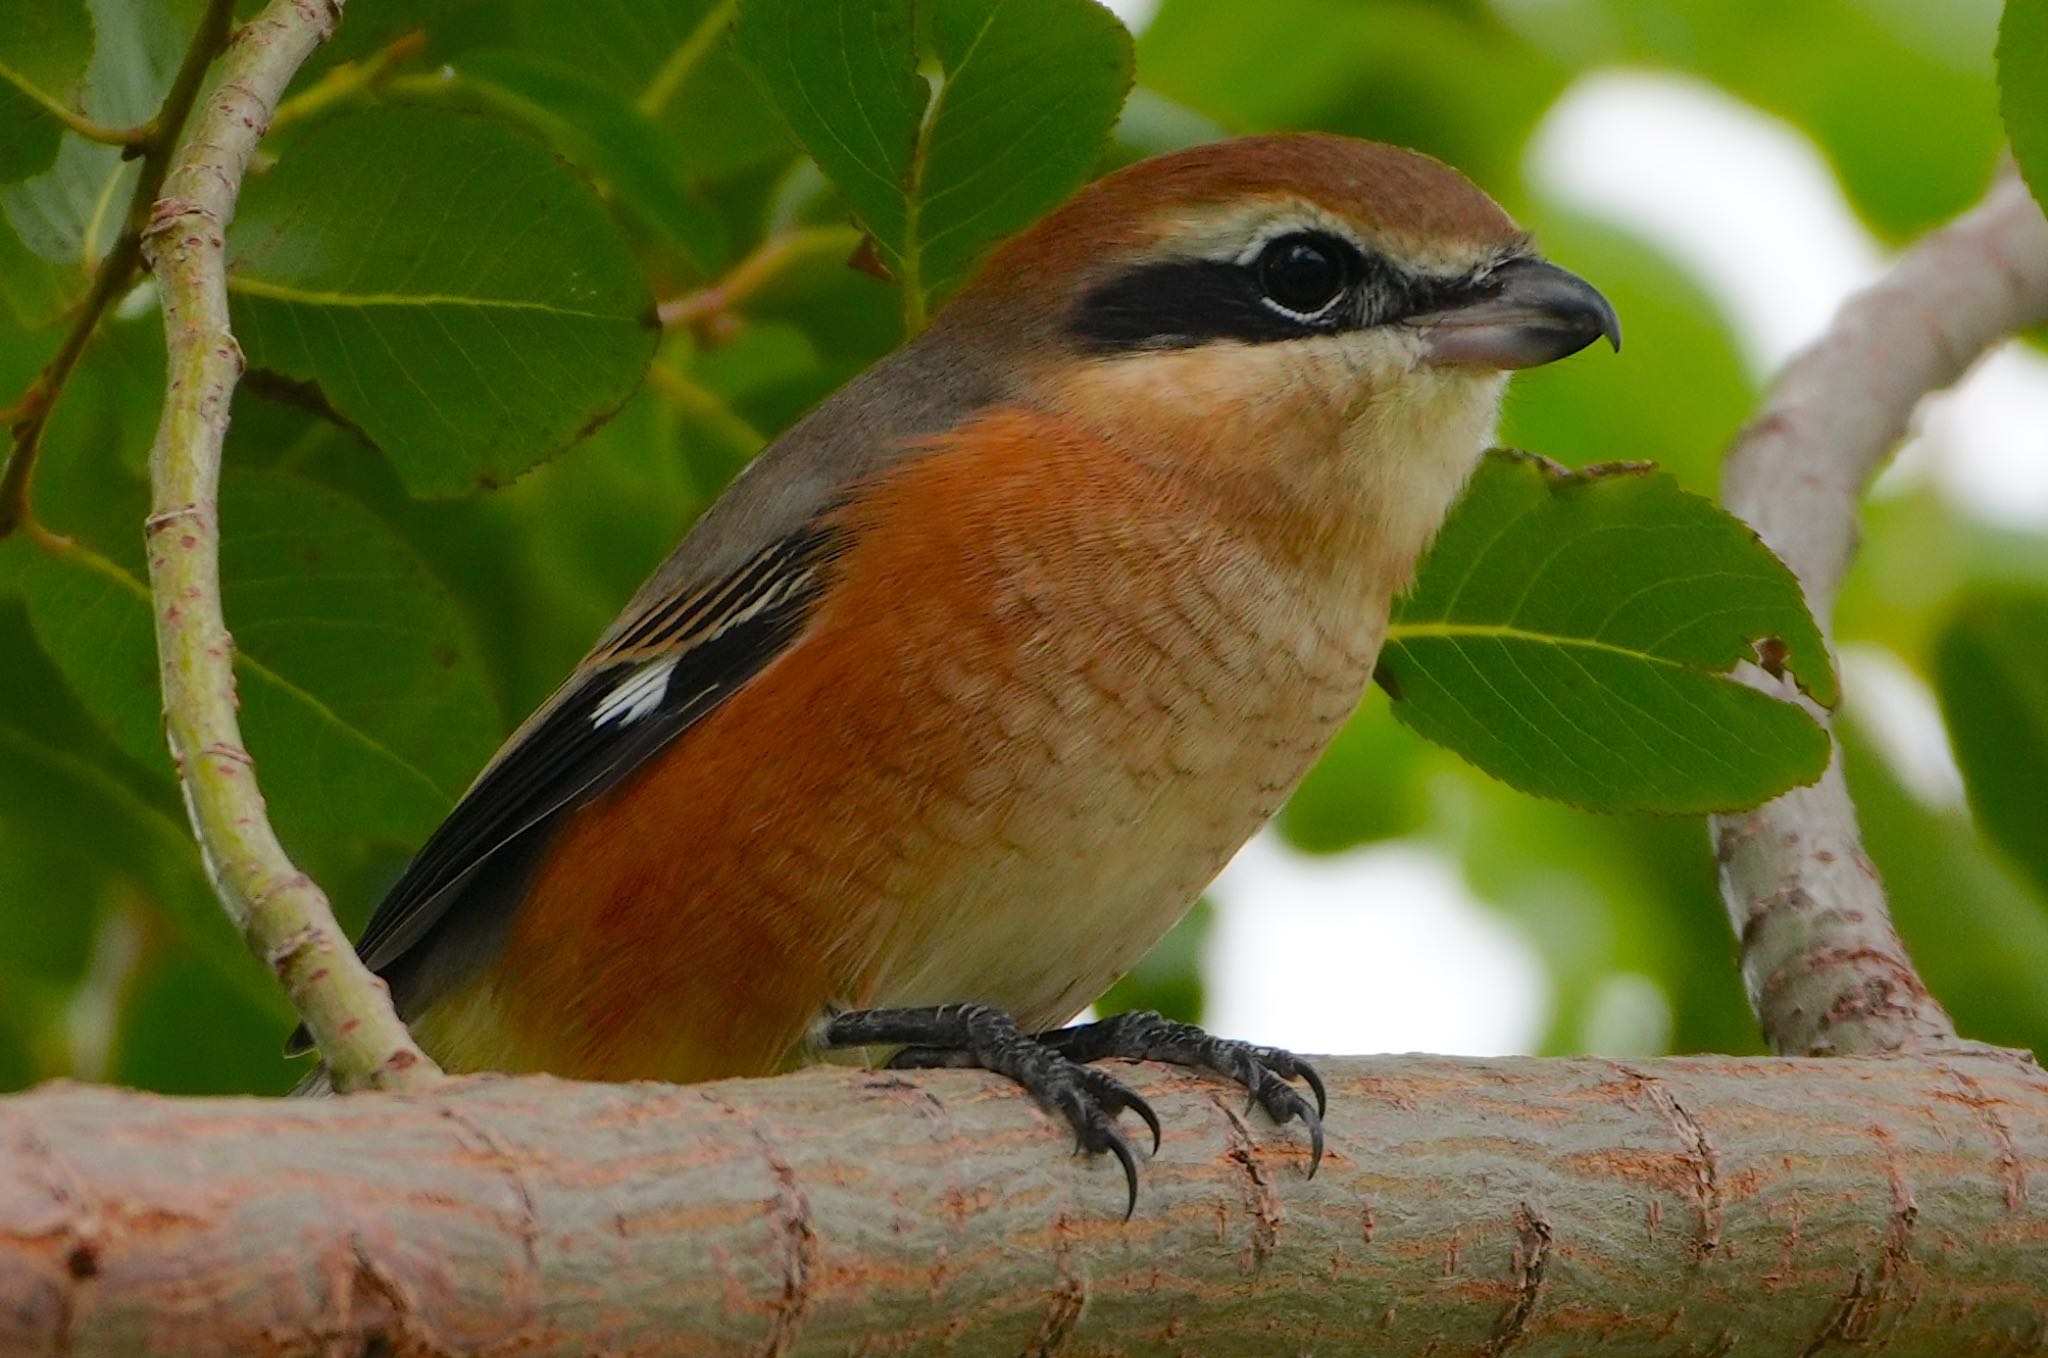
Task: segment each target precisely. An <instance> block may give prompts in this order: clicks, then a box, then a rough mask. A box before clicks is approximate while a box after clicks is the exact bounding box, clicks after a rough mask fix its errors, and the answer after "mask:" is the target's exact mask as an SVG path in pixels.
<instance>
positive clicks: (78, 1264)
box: [0, 1055, 2048, 1358]
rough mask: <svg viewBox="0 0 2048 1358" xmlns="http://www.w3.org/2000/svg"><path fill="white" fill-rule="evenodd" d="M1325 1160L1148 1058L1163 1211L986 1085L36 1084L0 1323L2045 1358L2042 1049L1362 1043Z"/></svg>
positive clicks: (711, 1344)
mask: <svg viewBox="0 0 2048 1358" xmlns="http://www.w3.org/2000/svg"><path fill="white" fill-rule="evenodd" d="M1324 1070H1325V1071H1326V1072H1327V1073H1328V1074H1329V1075H1330V1077H1331V1091H1332V1103H1331V1109H1330V1125H1329V1126H1330V1149H1329V1155H1328V1158H1327V1159H1326V1160H1325V1161H1324V1164H1323V1168H1322V1171H1321V1173H1320V1174H1319V1175H1318V1176H1317V1177H1316V1178H1315V1179H1314V1180H1313V1181H1311V1180H1308V1179H1306V1178H1304V1177H1303V1171H1304V1169H1305V1166H1306V1163H1307V1153H1306V1148H1305V1146H1304V1144H1303V1140H1302V1137H1301V1135H1300V1131H1299V1128H1289V1129H1276V1128H1274V1127H1272V1126H1271V1125H1270V1124H1267V1123H1266V1122H1265V1121H1264V1119H1263V1118H1262V1117H1260V1116H1259V1115H1256V1114H1253V1115H1249V1116H1248V1115H1245V1114H1243V1113H1242V1112H1241V1111H1240V1109H1241V1100H1240V1098H1239V1097H1238V1096H1237V1095H1236V1094H1235V1093H1234V1092H1232V1091H1229V1090H1226V1089H1223V1088H1220V1087H1218V1086H1216V1085H1214V1084H1212V1083H1210V1082H1208V1081H1205V1080H1201V1079H1197V1078H1194V1077H1191V1076H1188V1075H1185V1074H1182V1073H1174V1072H1166V1071H1163V1070H1159V1069H1157V1068H1150V1067H1147V1068H1142V1069H1140V1070H1138V1071H1137V1074H1136V1079H1137V1081H1138V1083H1139V1085H1140V1087H1141V1088H1142V1089H1143V1090H1144V1091H1145V1093H1146V1094H1147V1095H1148V1097H1150V1098H1152V1099H1153V1100H1154V1102H1155V1104H1156V1106H1157V1108H1158V1110H1159V1114H1160V1116H1161V1118H1162V1119H1163V1121H1164V1122H1165V1126H1166V1142H1165V1146H1164V1149H1163V1150H1162V1152H1161V1154H1160V1156H1159V1158H1158V1159H1157V1160H1155V1161H1153V1162H1151V1163H1150V1164H1149V1165H1147V1166H1146V1169H1145V1180H1144V1188H1143V1193H1142V1196H1141V1197H1140V1199H1139V1203H1138V1209H1137V1215H1136V1216H1135V1217H1134V1218H1133V1219H1132V1220H1131V1221H1130V1222H1128V1223H1125V1222H1123V1221H1122V1220H1120V1219H1119V1217H1120V1213H1121V1210H1122V1206H1123V1188H1122V1183H1121V1177H1120V1175H1119V1173H1118V1171H1117V1169H1116V1167H1115V1165H1114V1164H1113V1163H1112V1162H1109V1161H1107V1160H1106V1159H1102V1158H1097V1159H1093V1160H1080V1159H1076V1158H1075V1157H1074V1156H1072V1155H1070V1154H1068V1142H1067V1140H1066V1138H1065V1136H1064V1134H1063V1133H1062V1132H1060V1131H1059V1130H1057V1129H1055V1128H1054V1127H1053V1126H1052V1125H1051V1124H1050V1123H1049V1122H1048V1121H1047V1119H1045V1118H1044V1117H1043V1116H1041V1115H1039V1114H1037V1113H1036V1112H1035V1111H1034V1110H1033V1109H1032V1108H1031V1106H1030V1104H1029V1103H1028V1102H1027V1101H1026V1100H1024V1099H1023V1098H1022V1097H1021V1096H1020V1095H1018V1094H1017V1093H1015V1092H1014V1091H1013V1090H1011V1089H1009V1088H1008V1087H1006V1086H1005V1085H1004V1084H1003V1083H1002V1082H1000V1081H997V1080H994V1079H991V1078H989V1077H986V1076H983V1075H980V1074H978V1073H973V1072H955V1071H948V1072H929V1073H923V1072H921V1073H919V1074H918V1076H917V1078H916V1079H915V1081H914V1082H913V1081H912V1080H909V1079H906V1078H902V1077H899V1076H896V1075H893V1074H889V1073H881V1072H876V1073H870V1072H861V1071H847V1070H815V1071H810V1072H806V1073H803V1074H799V1075H794V1076H789V1077H785V1078H782V1079H777V1080H765V1081H732V1082H726V1083H721V1084H712V1085H699V1086H694V1087H686V1088H685V1087H672V1086H660V1085H620V1086H606V1085H578V1084H569V1083H564V1082H560V1081H554V1080H549V1079H545V1078H526V1079H518V1080H489V1081H474V1080H466V1081H459V1082H450V1083H447V1084H444V1085H442V1086H440V1087H439V1088H438V1089H437V1090H436V1091H435V1092H434V1093H432V1094H427V1095H388V1094H362V1095H356V1096H352V1097H349V1098H345V1099H332V1100H296V1101H288V1102H276V1101H258V1100H247V1099H210V1100H182V1101H181V1100H165V1099H160V1098H151V1097H147V1096H143V1095H137V1094H132V1093H123V1092H119V1091H114V1090H108V1089H96V1088H86V1087H63V1086H58V1087H52V1088H48V1089H44V1090H41V1091H38V1092H35V1093H32V1094H28V1095H23V1096H19V1097H16V1098H13V1099H9V1100H6V1101H4V1102H0V1352H5V1353H7V1354H9V1355H41V1354H57V1353H68V1354H75V1355H91V1354H113V1353H134V1352H144V1351H147V1352H163V1353H176V1354H182V1355H192V1356H193V1358H203V1356H204V1355H213V1354H221V1355H226V1354H234V1355H263V1354H277V1353H313V1352H320V1353H344V1354H350V1355H355V1354H428V1353H503V1354H511V1353H517V1354H522V1355H541V1354H577V1355H583V1354H591V1353H600V1352H601V1353H606V1354H614V1353H630V1354H642V1355H654V1354H728V1353H731V1354H740V1353H773V1354H807V1353H820V1354H823V1353H833V1354H841V1353H853V1352H861V1353H866V1352H889V1353H898V1352H903V1353H956V1354H961V1355H980V1354H1018V1353H1033V1354H1050V1353H1061V1354H1068V1355H1084V1354H1108V1353H1117V1354H1123V1355H1141V1354H1184V1353H1192V1354H1200V1353H1225V1352H1229V1353H1260V1354H1269V1353H1270V1354H1279V1353H1310V1352H1313V1353H1316V1354H1320V1355H1331V1354H1345V1353H1405V1354H1421V1353H1428V1352H1438V1353H1446V1354H1448V1353H1481V1354H1486V1353H1494V1354H1498V1353H1504V1352H1507V1351H1508V1350H1510V1349H1512V1350H1515V1351H1517V1352H1520V1353H1526V1354H1532V1355H1533V1354H1567V1353H1585V1352H1592V1351H1598V1352H1628V1353H1658V1354H1686V1353H1691V1354H1720V1353H1730V1352H1743V1353H1780V1354H1813V1353H1816V1352H1819V1351H1821V1350H1823V1349H1827V1348H1830V1347H1833V1346H1838V1345H1839V1346H1849V1345H1855V1344H1865V1343H1868V1344H1871V1345H1873V1346H1875V1345H1877V1344H1882V1345H1883V1346H1884V1347H1885V1350H1886V1352H1889V1353H1896V1354H1910V1353H1936V1352H1939V1353H1945V1354H1967V1353H2019V1352H2034V1351H2039V1350H2040V1349H2042V1348H2043V1347H2048V1076H2044V1075H2043V1074H2042V1072H2041V1071H2039V1070H2038V1069H2036V1068H2034V1067H2032V1066H2029V1065H2025V1064H2023V1063H2019V1062H2015V1061H2010V1060H2000V1059H1995V1058H1991V1057H1987V1056H1973V1055H1962V1056H1953V1057H1917V1058H1868V1059H1857V1058H1843V1059H1835V1060H1828V1061H1792V1060H1734V1059H1706V1058H1700V1059H1685V1060H1666V1061H1656V1062H1645V1063H1641V1064H1638V1065H1628V1064H1621V1063H1616V1062H1610V1061H1595V1060H1572V1061H1536V1060H1527V1059H1515V1060H1500V1061H1470V1060H1449V1059H1440V1058H1382V1059H1371V1060H1358V1059H1345V1060H1332V1061H1329V1062H1328V1063H1326V1064H1325V1066H1324Z"/></svg>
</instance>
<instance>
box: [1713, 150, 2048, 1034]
mask: <svg viewBox="0 0 2048 1358" xmlns="http://www.w3.org/2000/svg"><path fill="white" fill-rule="evenodd" d="M2043 319H2048V221H2044V220H2043V219H2042V216H2041V211H2040V208H2039V207H2038V206H2037V205H2036V204H2035V202H2034V200H2033V199H2032V198H2031V197H2030V196H2029V195H2028V193H2027V190H2026V187H2025V186H2024V185H2023V184H2022V183H2021V182H2020V180H2019V178H2018V176H2016V175H2011V174H2007V175H2005V176H2003V177H2001V179H2000V180H1999V182H1998V183H1997V184H1996V185H1994V186H1993V188H1992V190H1991V192H1990V194H1989V195H1988V196H1987V197H1986V198H1985V200H1984V202H1983V203H1982V204H1981V205H1980V206H1978V207H1977V208H1976V209H1975V210H1973V211H1972V212H1970V213H1968V214H1967V215H1965V216H1963V217H1961V218H1959V219H1958V220H1956V221H1955V222H1954V223H1952V224H1950V225H1949V226H1947V227H1945V228H1943V229H1942V230H1940V231H1937V232H1935V233H1933V234H1932V235H1930V236H1928V237H1926V238H1925V239H1924V240H1922V241H1920V242H1919V243H1918V244H1917V245H1915V246H1914V247H1913V248H1912V249H1911V250H1909V251H1908V252H1907V253H1906V254H1905V255H1904V256H1903V257H1902V258H1901V259H1900V260H1899V262H1898V264H1897V265H1896V266H1895V267H1894V268H1893V269H1892V270H1891V272H1890V273H1889V274H1887V275H1886V277H1885V278H1884V279H1883V280H1882V281H1880V282H1879V283H1877V284H1876V285H1875V286H1873V287H1871V288H1870V289H1868V290H1866V291H1864V292H1862V293H1859V294H1858V295H1857V296H1855V297H1853V298H1851V299H1850V300H1849V301H1848V302H1847V303H1846V304H1845V305H1844V306H1843V307H1842V310H1841V312H1840V314H1838V315H1837V316H1836V318H1835V320H1834V323H1833V324H1832V325H1831V326H1830V327H1829V329H1828V331H1827V333H1826V334H1825V335H1823V336H1822V337H1821V338H1820V339H1819V340H1818V341H1816V342H1815V343H1814V344H1813V345H1812V346H1811V347H1810V348H1808V349H1807V350H1806V351H1805V352H1803V353H1801V354H1800V355H1799V356H1798V357H1796V358H1794V359H1793V360H1792V361H1791V363H1789V364H1788V365H1787V366H1786V368H1785V371H1784V372H1783V373H1782V374H1781V375H1780V376H1779V378H1778V381H1777V384H1776V386H1775V387H1774V388H1773V389H1772V391H1771V394H1770V397H1769V399H1768V400H1767V401H1766V402H1765V404H1764V408H1763V412H1762V414H1761V415H1759V416H1758V418H1757V419H1756V421H1755V422H1754V423H1753V424H1751V425H1750V426H1749V428H1748V429H1746V430H1745V431H1743V433H1742V435H1741V436H1740V437H1739V438H1738V439H1737V440H1736V442H1735V445H1734V447H1733V448H1732V449H1730V451H1729V454H1728V462H1727V467H1726V471H1725V472H1724V475H1723V483H1722V498H1723V500H1724V501H1726V503H1727V505H1728V507H1729V508H1730V509H1732V510H1734V511H1735V512H1736V513H1737V514H1740V515H1741V516H1742V517H1743V518H1744V519H1747V520H1748V521H1749V522H1750V524H1751V525H1753V526H1754V527H1755V528H1756V530H1757V532H1758V533H1759V534H1760V535H1761V536H1762V537H1763V540H1764V541H1765V542H1766V543H1767V544H1769V546H1770V547H1771V549H1772V550H1773V551H1775V552H1777V554H1778V555H1779V556H1780V557H1782V558H1783V559H1784V561H1785V563H1786V564H1787V565H1789V566H1791V567H1792V569H1793V570H1794V571H1795V572H1796V573H1797V574H1798V576H1799V579H1800V582H1801V584H1803V585H1804V586H1805V589H1806V599H1807V603H1808V605H1809V606H1810V607H1811V608H1812V610H1813V614H1814V617H1815V618H1817V619H1819V620H1820V622H1821V624H1822V626H1824V627H1825V626H1826V625H1827V621H1828V618H1829V615H1830V613H1831V612H1832V611H1833V608H1834V602H1835V594H1836V591H1837V590H1838V589H1839V588H1840V585H1841V581H1842V576H1843V574H1844V573H1845V572H1846V571H1847V570H1848V567H1849V562H1850V560H1851V558H1852V557H1853V555H1854V552H1855V542H1856V521H1857V507H1858V505H1859V504H1860V503H1861V501H1862V498H1863V493H1864V491H1865V490H1866V489H1867V488H1868V486H1869V484H1870V481H1871V479H1872V478H1873V477H1875V476H1876V474H1877V472H1878V470H1879V469H1880V468H1881V467H1882V466H1883V465H1884V463H1885V460H1886V459H1887V458H1889V457H1890V456H1891V452H1892V449H1893V448H1894V447H1896V446H1897V445H1898V443H1899V441H1900V439H1902V438H1903V437H1904V436H1905V434H1906V432H1907V429H1908V426H1909V423H1910V421H1911V420H1912V417H1913V412H1914V410H1915V409H1916V408H1917V407H1918V406H1919V404H1920V401H1921V399H1922V398H1923V397H1925V396H1926V395H1927V394H1928V393H1930V392H1935V391H1939V390H1940V389H1942V388H1943V387H1946V386H1949V385H1950V384H1951V383H1953V382H1955V381H1956V380H1957V379H1958V378H1960V377H1961V376H1962V375H1963V373H1964V372H1965V370H1967V369H1968V368H1969V366H1970V364H1971V363H1973V362H1975V361H1976V359H1977V357H1978V356H1979V355H1980V354H1982V353H1983V352H1984V351H1985V350H1986V349H1987V348H1989V347H1990V346H1992V345H1994V344H1996V343H1998V342H1999V341H2000V340H2002V339H2004V338H2006V337H2007V336H2009V335H2011V334H2013V333H2015V332H2016V331H2019V330H2022V329H2025V328H2026V327H2028V326H2031V325H2034V324H2037V323H2039V322H2040V321H2042V320H2043ZM1747 677H1748V678H1749V680H1750V681H1751V682H1752V683H1755V684H1757V686H1758V687H1760V688H1763V689H1765V690H1766V691H1770V692H1774V693H1778V694H1779V695H1780V696H1786V697H1796V695H1794V694H1793V693H1792V692H1791V690H1790V689H1789V688H1788V687H1787V686H1785V685H1783V684H1781V683H1779V682H1778V681H1775V680H1772V679H1771V678H1770V677H1769V676H1767V675H1764V674H1762V673H1761V672H1755V673H1751V674H1749V675H1748V676H1747ZM1819 715H1822V716H1823V717H1824V716H1825V714H1819ZM1713 833H1714V845H1715V851H1716V854H1717V856H1718V858H1719V860H1720V864H1721V895H1722V898H1723V900H1724V901H1725V902H1726V904H1727V907H1728V913H1729V918H1730V920H1731V921H1732V923H1733V924H1734V926H1735V931H1736V933H1737V935H1738V937H1740V939H1741V941H1742V974H1743V978H1744V980H1745V981H1746V982H1747V983H1748V986H1749V994H1750V999H1751V1001H1752V1002H1753V1003H1754V1005H1755V1007H1756V1010H1757V1015H1758V1018H1759V1019H1760V1020H1761V1021H1762V1024H1763V1029H1764V1036H1765V1038H1766V1040H1767V1041H1769V1043H1770V1044H1771V1049H1772V1050H1773V1051H1777V1052H1784V1053H1800V1054H1808V1055H1828V1054H1834V1053H1854V1052H1895V1051H1927V1050H1938V1049H1941V1048H1945V1047H1952V1046H1954V1045H1956V1042H1957V1038H1956V1031H1955V1026H1954V1024H1952V1023H1951V1022H1950V1020H1949V1017H1948V1015H1947V1014H1946V1013H1945V1012H1943V1010H1942V1008H1941V1006H1940V1005H1939V1004H1938V1003H1936V1002H1935V1000H1934V999H1933V997H1931V996H1930V995H1929V994H1928V993H1927V988H1926V986H1925V985H1923V984H1922V983H1921V981H1920V978H1919V976H1918V975H1917V974H1916V973H1915V972H1914V970H1913V966H1912V963H1911V962H1910V961H1909V960H1908V959H1907V957H1906V952H1905V949H1904V947H1903V946H1902V945H1901V944H1900V942H1899V937H1898V934H1897V932H1896V931H1895V930H1894V929H1893V927H1892V923H1891V916H1890V912H1889V910H1888V908H1887V906H1886V904H1885V897H1884V887H1883V884H1882V883H1881V882H1880V881H1879V880H1878V875H1877V869H1876V868H1875V867H1874V866H1872V864H1871V862H1870V859H1869V857H1868V856H1867V855H1866V854H1865V853H1864V852H1863V844H1862V840H1861V838H1860V837H1859V835H1858V832H1857V828H1856V812H1855V808H1854V806H1853V805H1852V804H1851V802H1850V800H1849V793H1848V788H1847V785H1846V784H1845V783H1844V781H1843V779H1842V770H1841V758H1840V752H1839V750H1837V753H1836V759H1835V762H1834V763H1833V764H1832V765H1831V766H1830V767H1829V768H1828V771H1827V773H1826V775H1825V776H1824V777H1823V778H1822V779H1821V781H1820V782H1819V783H1818V784H1816V785H1815V786H1813V787H1810V788H1802V789H1800V790H1798V791H1795V792H1792V793H1790V794H1788V795H1786V796H1784V797H1781V798H1779V799H1778V800H1777V801H1774V802H1771V803H1769V804H1767V805H1765V806H1762V807H1759V808H1758V809H1756V810H1754V811H1751V812H1748V813H1746V814H1744V815H1739V816H1718V817H1715V818H1714V821H1713Z"/></svg>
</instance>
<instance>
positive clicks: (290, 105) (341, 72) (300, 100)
mask: <svg viewBox="0 0 2048 1358" xmlns="http://www.w3.org/2000/svg"><path fill="white" fill-rule="evenodd" d="M426 47H427V33H426V30H425V29H422V28H415V29H411V30H409V31H407V32H405V33H401V34H399V35H398V36H397V37H396V38H394V39H392V40H391V41H390V42H389V43H387V44H386V45H385V46H384V47H383V48H381V49H380V50H378V51H377V52H375V53H374V54H372V55H370V56H368V57H365V58H363V59H362V60H361V61H347V62H343V63H342V64H341V65H339V66H336V67H335V68H334V69H333V70H331V71H329V72H328V73H327V74H326V75H323V76H321V77H320V78H319V79H318V80H316V81H314V82H313V83H312V84H311V85H309V86H308V87H306V88H305V89H304V90H302V91H300V92H299V93H297V94H295V95H293V96H292V97H291V98H289V99H287V100H285V101H284V102H283V103H280V104H279V105H278V106H277V113H276V116H274V117H272V118H271V120H270V130H271V131H272V132H276V131H277V129H279V128H280V127H283V126H284V125H285V124H287V123H296V122H300V121H302V120H304V119H307V118H311V117H314V116H315V115H317V114H321V113H325V112H326V111H327V110H328V109H330V108H332V107H333V106H334V105H336V104H339V103H342V102H344V101H346V100H349V99H353V98H354V97H355V96H357V95H358V94H363V93H366V92H367V91H370V90H373V89H376V88H377V87H378V86H379V85H381V84H383V83H384V82H385V80H387V79H388V78H390V75H391V73H392V71H394V70H396V69H397V68H398V67H399V66H401V65H403V64H404V63H405V62H407V61H410V60H412V58H414V57H416V56H418V55H419V54H420V53H421V52H423V51H425V50H426Z"/></svg>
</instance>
